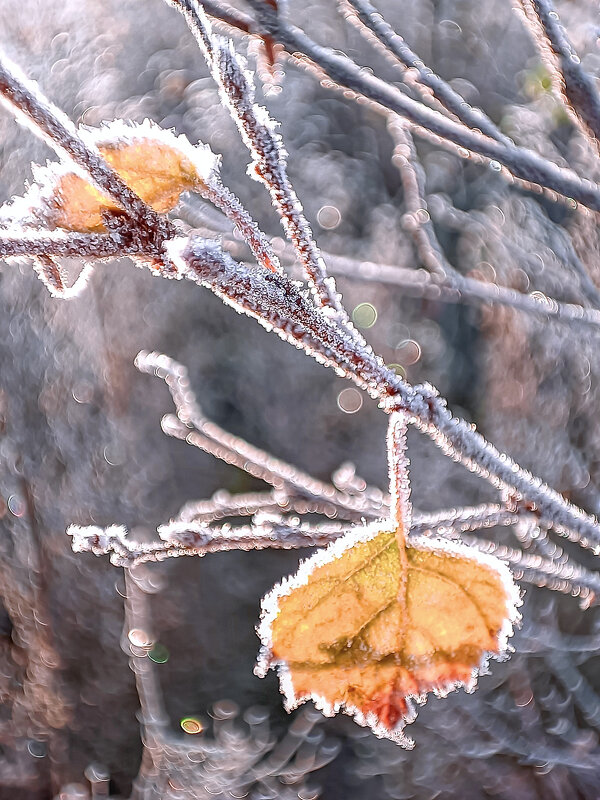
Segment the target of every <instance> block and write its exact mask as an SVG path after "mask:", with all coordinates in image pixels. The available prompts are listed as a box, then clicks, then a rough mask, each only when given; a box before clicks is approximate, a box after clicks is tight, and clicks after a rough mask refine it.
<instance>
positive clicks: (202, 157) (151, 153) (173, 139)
mask: <svg viewBox="0 0 600 800" xmlns="http://www.w3.org/2000/svg"><path fill="white" fill-rule="evenodd" d="M87 139H88V141H90V142H91V143H93V144H94V145H95V146H96V147H97V148H98V150H99V151H100V153H101V154H102V156H103V157H104V159H105V160H106V161H107V162H108V163H109V164H110V166H111V167H112V168H113V169H114V170H115V171H116V172H117V173H118V174H119V175H120V176H121V178H122V179H123V180H124V182H125V183H126V184H127V185H128V186H129V187H130V188H131V189H133V191H134V192H135V193H136V194H138V195H139V196H140V197H141V198H142V200H144V201H145V202H146V203H148V204H149V205H150V206H152V208H153V209H154V210H155V211H158V212H160V213H165V212H167V211H171V209H173V208H174V207H175V206H176V205H177V203H178V201H179V197H180V195H181V194H182V192H185V191H190V190H194V189H201V188H203V187H204V186H205V185H206V183H207V182H208V181H209V179H210V176H211V174H212V173H213V172H214V171H215V170H216V168H217V164H218V161H217V158H216V156H214V155H213V153H211V151H210V149H209V148H208V147H207V146H205V145H200V146H197V147H192V145H191V144H190V143H189V142H188V141H187V139H185V137H183V136H179V137H178V136H175V134H173V133H171V132H170V131H166V130H163V129H162V128H159V127H158V126H157V125H153V124H152V123H150V122H148V121H146V122H144V123H142V124H141V125H138V126H127V125H125V124H123V123H122V122H119V121H116V122H113V123H110V124H108V125H106V126H105V127H103V128H102V129H99V130H97V131H94V132H90V131H87ZM38 174H39V175H41V181H39V180H38V183H41V184H42V187H41V188H42V195H41V200H42V202H41V203H38V205H39V206H41V207H38V208H37V209H34V210H35V211H37V215H38V216H41V217H42V218H43V221H44V222H45V223H46V224H47V225H50V226H53V227H58V228H63V229H64V230H70V231H79V232H81V233H91V232H100V231H103V230H105V226H104V221H103V219H102V214H103V212H107V211H109V212H116V211H118V210H119V209H118V206H116V205H115V203H114V202H113V200H112V199H111V198H110V197H107V196H106V195H105V194H103V193H102V192H101V191H100V190H99V189H97V188H96V187H95V186H93V185H92V184H91V183H89V181H88V180H87V179H86V178H85V177H82V176H81V175H79V174H77V173H75V172H72V171H63V172H62V173H60V172H59V171H57V170H55V169H50V170H45V171H43V170H42V171H40V170H38Z"/></svg>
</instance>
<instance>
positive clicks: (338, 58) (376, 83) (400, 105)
mask: <svg viewBox="0 0 600 800" xmlns="http://www.w3.org/2000/svg"><path fill="white" fill-rule="evenodd" d="M251 5H252V6H253V7H254V9H255V11H256V13H257V18H258V22H257V25H256V29H255V30H256V32H257V33H260V34H262V35H269V36H272V37H273V38H274V39H275V41H277V42H279V43H280V44H282V45H283V47H284V48H285V50H286V51H287V52H288V53H289V54H290V55H291V56H293V57H294V58H295V59H296V61H298V63H299V64H300V65H306V64H308V65H309V66H311V68H314V67H315V66H316V67H317V68H318V70H319V71H321V72H323V73H325V75H327V76H328V77H329V78H330V79H331V80H332V81H333V82H334V84H338V85H340V86H343V87H346V88H347V89H351V90H352V91H353V92H356V94H357V96H360V97H364V98H367V99H369V100H372V101H373V102H374V103H375V104H376V105H378V106H381V107H383V108H384V109H387V110H388V111H393V112H394V113H396V114H399V115H400V116H401V117H404V118H405V119H406V120H407V121H408V122H409V123H410V124H411V126H413V128H414V132H415V134H417V135H419V136H426V137H427V138H428V139H431V135H433V137H434V139H435V141H436V142H437V144H438V145H442V146H443V145H444V141H447V142H450V143H452V145H455V146H458V147H459V148H462V149H463V151H466V152H465V153H464V155H465V156H466V155H468V154H469V153H474V154H478V155H479V156H483V157H484V158H485V159H490V160H491V161H492V162H494V165H495V164H501V165H503V166H504V167H506V169H507V170H508V171H509V172H510V173H511V174H512V175H513V176H514V177H515V178H518V179H520V180H522V181H524V182H525V184H526V185H529V187H530V188H533V187H540V186H541V187H543V188H546V189H549V190H551V191H552V192H556V193H557V194H558V195H561V196H562V197H563V198H567V200H571V201H572V200H575V201H576V202H577V203H580V204H581V205H583V206H586V207H587V208H590V209H593V210H595V211H598V210H600V186H599V185H598V184H596V183H593V182H592V181H590V180H588V179H586V178H581V177H580V176H579V175H577V174H576V173H575V172H573V171H572V170H570V169H566V168H563V167H559V166H557V165H556V164H554V163H552V162H551V161H548V160H547V159H545V158H543V157H542V156H540V155H538V154H537V153H535V152H534V151H533V150H528V149H527V148H524V147H517V146H516V145H508V144H504V143H503V142H498V141H497V140H495V139H492V138H490V137H488V136H484V135H483V134H480V133H478V132H477V131H474V130H471V129H468V128H466V127H465V126H464V125H462V124H461V123H457V122H454V121H453V120H451V119H448V118H447V117H446V116H444V115H443V114H440V113H439V112H437V111H435V110H433V109H431V108H427V107H426V106H424V105H423V104H422V103H419V102H417V101H416V100H413V99H412V98H410V97H407V96H406V95H405V94H403V93H402V92H401V91H399V90H398V89H397V88H395V87H393V86H390V85H389V84H387V83H385V81H383V80H381V79H380V78H377V77H376V76H374V75H372V74H370V73H369V72H367V71H366V70H365V69H363V68H362V67H360V66H359V65H357V64H355V63H354V62H353V61H352V60H351V59H349V58H348V57H347V56H344V55H342V54H340V53H339V52H338V51H335V52H334V51H333V50H331V49H330V48H327V47H323V46H321V45H318V44H316V43H315V42H314V41H313V40H312V39H311V38H310V37H309V36H307V35H306V34H305V33H304V31H301V30H300V29H298V28H296V27H295V26H293V25H292V24H291V23H288V22H287V21H285V20H283V19H282V18H281V16H277V14H276V13H275V11H274V10H273V9H272V8H270V7H269V5H268V4H267V3H262V0H252V2H251Z"/></svg>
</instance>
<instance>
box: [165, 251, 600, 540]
mask: <svg viewBox="0 0 600 800" xmlns="http://www.w3.org/2000/svg"><path fill="white" fill-rule="evenodd" d="M168 249H169V253H170V255H171V257H172V258H173V260H174V261H175V263H176V264H177V265H178V267H179V269H180V272H181V274H183V275H185V276H186V277H188V278H189V279H191V280H194V281H196V282H198V283H200V284H202V285H203V286H207V287H208V288H210V289H211V290H212V291H213V292H215V294H217V296H219V297H221V298H222V299H223V300H224V302H226V303H227V304H228V305H231V306H233V307H234V308H236V309H237V310H238V311H240V312H242V313H244V314H247V315H249V316H251V317H254V318H255V319H257V320H258V321H259V322H260V323H261V324H262V325H263V326H265V327H268V328H269V330H271V329H274V330H275V331H277V333H278V334H279V335H280V336H281V337H282V338H283V339H284V340H286V341H288V342H291V343H293V344H294V345H295V346H296V347H300V348H302V349H303V350H304V351H305V352H306V353H308V354H309V355H311V356H312V357H313V358H315V359H316V360H317V361H319V362H320V363H322V364H325V365H326V366H331V367H333V368H334V369H335V370H336V371H337V372H338V374H340V375H342V376H344V377H347V378H349V379H351V380H353V381H354V382H355V383H356V384H357V385H358V386H360V387H361V388H362V389H365V390H367V391H368V392H369V393H370V394H371V395H372V396H373V397H376V398H377V399H378V400H379V402H380V404H381V405H382V406H383V407H384V408H385V409H386V410H387V411H390V412H391V411H393V410H401V411H406V412H407V413H408V414H409V418H410V421H411V422H412V423H413V424H414V425H415V426H416V427H417V428H418V429H419V430H421V431H422V432H423V433H427V435H428V436H430V437H431V438H432V439H433V441H434V442H435V443H436V444H437V445H438V447H440V448H441V450H442V451H443V452H444V453H445V454H446V455H448V456H450V457H451V458H453V459H455V460H457V461H459V462H461V463H462V464H463V465H464V466H466V467H467V468H468V469H470V470H471V471H473V472H475V473H476V474H478V475H479V476H480V477H482V478H485V479H486V480H488V481H489V482H491V483H492V484H493V485H495V486H496V487H497V488H498V489H500V490H505V489H511V490H512V491H513V494H514V495H516V497H517V499H518V498H525V499H527V500H528V501H529V502H530V503H532V504H533V505H534V506H535V507H536V508H537V510H538V512H539V514H540V516H541V517H542V518H543V519H546V520H548V521H550V522H552V524H553V525H554V526H555V529H556V530H557V531H558V530H560V532H561V534H563V535H567V536H568V538H571V539H572V540H574V541H578V542H579V543H580V544H581V545H582V546H583V547H589V548H590V549H592V550H594V552H596V553H600V526H599V525H598V522H597V520H596V519H595V518H594V517H592V516H590V515H588V514H586V513H584V512H583V511H582V510H581V509H578V508H577V507H576V506H573V505H572V504H571V503H569V502H568V501H567V500H565V499H564V498H563V497H562V496H561V495H560V494H559V493H558V492H556V491H554V490H553V489H551V488H550V487H549V486H547V485H546V484H544V483H542V482H541V481H540V480H539V479H538V478H534V476H533V475H531V473H530V472H528V471H526V470H524V469H522V468H520V467H519V466H518V465H517V464H516V463H515V462H514V461H512V459H510V458H509V457H508V456H506V455H503V454H501V453H499V452H498V450H496V448H495V447H493V445H491V444H489V443H488V442H486V441H485V439H484V438H483V437H482V436H481V435H480V434H479V433H477V432H476V430H475V429H474V426H472V425H471V424H469V423H467V422H465V421H464V420H459V419H456V418H455V417H453V416H452V414H451V413H450V412H449V411H448V409H447V407H446V401H445V400H443V399H442V398H440V397H439V396H438V394H437V392H436V391H435V390H434V389H433V388H432V387H430V386H428V385H423V386H411V385H410V384H408V383H406V382H405V381H404V380H402V378H400V377H399V376H398V375H396V373H395V372H393V371H392V370H390V369H389V368H388V367H386V366H385V364H384V363H383V361H382V360H381V358H379V357H377V356H374V355H372V354H371V353H370V352H369V351H360V350H358V349H357V346H356V342H355V341H354V340H353V339H352V338H351V337H350V336H349V334H347V333H345V332H344V331H343V330H341V329H340V328H339V327H338V326H337V325H335V324H333V323H332V322H330V321H329V320H327V319H326V318H325V317H323V316H322V315H319V314H317V313H316V312H315V309H314V308H313V307H312V306H311V305H310V304H309V303H308V301H307V300H306V299H305V298H304V297H303V295H302V294H301V293H300V292H299V291H298V290H297V288H296V287H295V286H294V285H293V284H292V283H291V282H290V281H288V280H287V279H286V278H285V277H284V276H282V275H274V274H272V273H265V274H260V275H259V274H256V273H253V272H251V271H250V270H248V269H247V268H245V267H244V266H243V265H240V264H237V263H236V262H235V261H233V259H231V258H230V257H229V256H228V255H226V254H224V253H223V252H222V251H220V250H218V249H217V248H216V247H215V245H214V244H212V243H210V242H206V241H205V240H198V239H195V238H194V237H190V238H189V239H188V240H184V241H181V240H179V241H177V240H175V241H172V242H170V243H169V245H168Z"/></svg>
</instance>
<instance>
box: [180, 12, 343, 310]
mask: <svg viewBox="0 0 600 800" xmlns="http://www.w3.org/2000/svg"><path fill="white" fill-rule="evenodd" d="M170 2H171V4H172V5H173V6H174V7H175V8H177V9H178V10H179V11H180V12H181V13H182V14H183V16H184V18H185V20H186V22H187V24H188V26H189V28H190V30H191V32H192V33H193V34H194V36H195V38H196V41H197V42H198V45H199V47H200V49H201V51H202V53H203V55H204V57H205V59H206V62H207V64H208V66H209V68H210V70H211V72H212V75H213V78H214V79H215V81H216V83H217V85H218V86H219V87H220V89H221V94H222V96H223V99H224V101H225V104H226V106H227V108H228V109H229V111H230V113H231V116H232V118H233V120H234V122H235V123H236V124H237V126H238V128H239V131H240V133H241V135H242V139H243V140H244V143H245V144H246V146H247V147H248V149H249V150H250V152H251V154H252V158H253V163H252V165H251V170H252V172H251V174H252V173H254V174H255V175H256V177H258V178H259V179H260V180H261V181H262V182H263V183H264V184H265V186H266V187H267V189H268V190H269V192H270V194H271V198H272V200H273V205H274V206H275V207H276V208H277V210H278V211H279V215H280V219H281V222H282V224H283V227H284V229H285V231H286V233H287V235H288V236H289V238H290V241H291V242H292V243H293V245H294V248H295V249H296V253H297V255H298V258H299V260H300V262H301V263H302V265H303V267H304V269H305V271H306V275H307V277H308V279H309V281H310V284H311V286H312V288H313V290H314V293H315V298H316V300H317V302H318V303H319V304H320V305H323V306H329V307H331V308H333V309H334V311H335V312H336V314H337V315H338V317H339V319H340V322H342V323H343V324H345V325H350V324H351V323H350V322H349V320H348V318H347V315H346V312H345V309H344V307H343V306H342V304H341V301H340V297H339V295H338V294H337V292H336V290H335V284H334V283H333V281H332V279H328V278H327V273H326V269H325V262H324V261H323V257H322V256H321V253H320V252H319V249H318V248H317V245H316V243H315V240H314V237H313V234H312V231H311V229H310V227H309V225H308V222H307V221H306V218H305V217H304V213H303V209H302V205H301V203H300V201H299V199H298V197H297V195H296V193H295V191H294V189H293V188H292V185H291V183H290V181H289V178H288V176H287V166H286V158H287V153H286V152H285V149H284V147H283V144H282V141H281V137H280V136H279V135H278V134H277V133H275V123H274V122H273V121H272V120H271V119H270V118H269V116H268V114H267V112H266V111H265V109H263V108H259V106H257V104H256V103H255V101H254V86H253V84H252V77H251V75H250V73H248V72H247V71H246V70H245V69H244V65H243V64H242V63H241V61H240V59H239V58H238V56H237V54H236V53H235V51H234V49H233V47H232V46H231V42H230V41H229V40H225V39H221V38H220V37H217V36H215V35H214V34H213V33H212V29H211V25H210V22H209V20H208V18H207V16H206V14H205V12H204V9H203V8H202V6H201V4H200V3H199V2H197V0H170Z"/></svg>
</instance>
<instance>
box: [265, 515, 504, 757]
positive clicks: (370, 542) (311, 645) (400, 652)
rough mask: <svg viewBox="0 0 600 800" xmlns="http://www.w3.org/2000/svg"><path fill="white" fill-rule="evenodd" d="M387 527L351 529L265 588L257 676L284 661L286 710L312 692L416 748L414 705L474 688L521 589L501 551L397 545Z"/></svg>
mask: <svg viewBox="0 0 600 800" xmlns="http://www.w3.org/2000/svg"><path fill="white" fill-rule="evenodd" d="M384 525H385V524H384V523H379V524H376V525H375V526H371V527H368V528H362V529H359V530H358V531H353V532H352V533H350V534H348V535H346V536H345V537H343V538H342V539H340V540H339V541H338V542H336V543H335V544H333V545H332V546H331V547H329V548H328V549H327V550H326V551H324V552H321V553H317V554H316V555H315V556H313V557H312V558H311V559H309V560H308V561H306V562H304V564H303V565H302V566H301V567H300V569H299V571H298V573H297V574H296V575H295V576H294V577H292V578H290V579H288V580H287V581H284V582H283V583H282V584H281V585H280V586H278V587H276V588H275V589H274V590H273V591H272V592H271V593H270V594H269V595H267V597H266V598H265V599H264V600H263V620H262V623H261V626H260V629H259V635H260V636H261V639H262V642H263V651H262V654H261V659H260V663H259V667H258V672H259V674H261V673H262V674H264V672H266V670H267V669H268V667H269V666H279V672H280V679H281V683H282V690H283V691H284V694H285V695H286V705H287V707H288V708H289V709H291V708H294V707H296V706H297V705H298V704H299V703H301V702H304V701H305V700H307V699H310V698H312V699H313V700H315V702H316V704H317V706H318V707H319V708H321V709H322V710H323V711H324V713H326V714H333V713H335V712H337V711H338V710H341V709H343V710H345V711H346V712H347V713H349V714H352V715H353V716H354V717H355V719H356V720H357V722H359V723H360V724H363V725H369V726H370V727H371V728H372V729H373V730H374V732H375V733H376V734H377V735H378V736H385V737H388V738H391V739H394V740H395V741H397V742H399V743H400V744H403V745H405V746H411V745H412V743H411V742H410V740H408V739H407V738H406V737H405V736H404V735H403V734H402V728H403V727H404V725H405V724H406V723H407V722H411V721H412V720H413V719H414V718H415V716H416V714H415V710H414V701H417V702H424V700H425V696H426V695H427V693H429V692H432V691H433V692H435V693H436V694H438V695H444V694H446V693H448V692H449V691H451V690H452V689H454V688H456V687H457V686H459V685H461V684H462V685H464V686H466V687H467V688H472V687H473V686H474V682H475V677H476V674H477V671H478V669H479V668H480V667H481V666H482V664H483V663H484V662H485V660H486V659H487V658H488V657H489V656H490V655H494V656H500V655H501V654H502V653H503V652H504V651H505V649H506V640H507V638H508V636H509V635H510V634H511V633H512V625H511V623H512V622H513V621H514V620H515V619H516V616H517V615H516V611H515V606H516V605H517V604H518V602H519V594H518V591H517V590H516V588H515V586H514V584H513V581H512V578H511V575H510V572H509V570H508V568H507V567H505V566H504V565H503V564H502V563H501V562H499V561H497V560H496V559H494V558H491V557H489V556H483V555H481V554H479V553H474V552H473V551H472V550H470V549H469V548H467V547H465V546H463V545H458V544H454V543H452V544H450V543H448V542H445V541H441V540H433V539H427V538H424V537H422V538H419V539H412V540H411V541H410V544H408V545H407V546H406V549H405V550H404V548H399V545H398V538H399V539H400V541H403V536H400V537H398V538H397V537H396V531H394V530H390V529H389V527H388V528H387V529H385V527H384ZM382 528H383V529H382Z"/></svg>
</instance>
